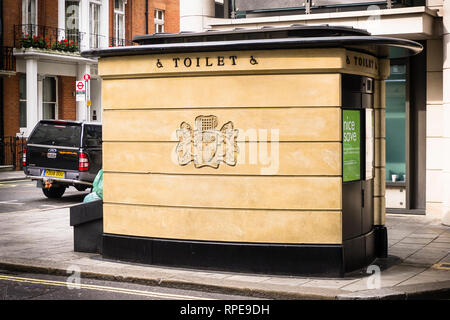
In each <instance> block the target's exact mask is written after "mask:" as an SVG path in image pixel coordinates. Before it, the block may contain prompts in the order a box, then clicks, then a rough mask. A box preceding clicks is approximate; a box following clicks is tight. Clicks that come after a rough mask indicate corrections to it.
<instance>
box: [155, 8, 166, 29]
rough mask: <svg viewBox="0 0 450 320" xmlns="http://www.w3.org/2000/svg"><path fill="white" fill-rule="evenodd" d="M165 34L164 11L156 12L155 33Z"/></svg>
mask: <svg viewBox="0 0 450 320" xmlns="http://www.w3.org/2000/svg"><path fill="white" fill-rule="evenodd" d="M160 32H164V10H158V9H156V10H155V33H160Z"/></svg>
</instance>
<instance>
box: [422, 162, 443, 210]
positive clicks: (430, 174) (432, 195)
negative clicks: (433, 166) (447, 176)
mask: <svg viewBox="0 0 450 320" xmlns="http://www.w3.org/2000/svg"><path fill="white" fill-rule="evenodd" d="M426 181H427V182H426V183H427V185H426V188H425V190H426V199H427V201H429V202H443V201H444V199H445V198H444V196H445V195H444V193H443V188H442V186H443V185H444V174H443V171H442V170H427V171H426Z"/></svg>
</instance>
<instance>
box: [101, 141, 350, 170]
mask: <svg viewBox="0 0 450 320" xmlns="http://www.w3.org/2000/svg"><path fill="white" fill-rule="evenodd" d="M176 146H177V143H176V142H162V143H158V142H104V143H103V169H104V170H105V171H115V172H136V173H147V172H151V173H171V174H238V175H261V174H268V175H340V174H341V162H342V160H341V143H339V142H331V143H308V142H302V143H283V142H282V143H266V142H260V143H252V142H251V143H244V142H242V143H238V158H237V160H238V163H237V164H236V165H235V166H230V165H227V164H226V163H221V164H220V165H219V167H218V168H217V169H215V168H211V167H202V168H195V166H194V164H193V163H192V162H191V163H189V164H187V165H184V166H181V165H180V164H179V162H178V157H177V154H176V150H175V148H176Z"/></svg>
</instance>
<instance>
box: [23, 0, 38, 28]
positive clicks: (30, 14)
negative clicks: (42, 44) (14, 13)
mask: <svg viewBox="0 0 450 320" xmlns="http://www.w3.org/2000/svg"><path fill="white" fill-rule="evenodd" d="M36 2H37V0H22V24H23V26H22V29H23V30H22V32H23V33H24V34H32V35H37V3H36Z"/></svg>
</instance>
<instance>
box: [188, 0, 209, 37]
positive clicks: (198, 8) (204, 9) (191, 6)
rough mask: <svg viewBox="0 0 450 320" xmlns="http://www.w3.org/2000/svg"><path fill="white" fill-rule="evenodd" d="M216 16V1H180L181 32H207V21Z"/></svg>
mask: <svg viewBox="0 0 450 320" xmlns="http://www.w3.org/2000/svg"><path fill="white" fill-rule="evenodd" d="M214 15H215V1H214V0H194V1H193V0H180V31H196V32H201V31H205V29H206V27H207V25H206V23H205V22H206V20H207V19H208V18H214Z"/></svg>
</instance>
